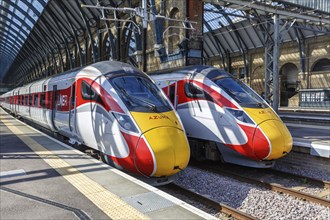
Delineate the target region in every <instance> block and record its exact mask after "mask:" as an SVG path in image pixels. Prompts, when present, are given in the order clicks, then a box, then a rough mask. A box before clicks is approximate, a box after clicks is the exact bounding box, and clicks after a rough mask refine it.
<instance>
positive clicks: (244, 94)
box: [214, 77, 267, 108]
mask: <svg viewBox="0 0 330 220" xmlns="http://www.w3.org/2000/svg"><path fill="white" fill-rule="evenodd" d="M214 82H215V83H216V84H217V85H218V86H219V87H220V88H221V89H223V90H224V91H225V92H226V93H227V94H228V95H229V96H231V97H232V98H233V99H234V100H235V101H236V102H237V103H239V104H240V105H241V106H242V107H250V108H253V107H256V108H261V107H262V108H266V107H267V104H266V103H265V101H264V100H263V99H262V98H261V97H260V96H258V95H257V94H256V93H255V92H254V91H253V90H252V89H251V88H250V87H248V86H247V85H245V84H244V83H243V82H241V81H240V80H238V79H234V78H232V77H227V78H219V79H216V80H214Z"/></svg>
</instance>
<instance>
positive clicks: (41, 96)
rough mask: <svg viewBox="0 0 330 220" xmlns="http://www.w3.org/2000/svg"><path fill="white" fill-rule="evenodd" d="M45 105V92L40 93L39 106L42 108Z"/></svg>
mask: <svg viewBox="0 0 330 220" xmlns="http://www.w3.org/2000/svg"><path fill="white" fill-rule="evenodd" d="M45 106H46V103H45V94H40V107H42V108H44V107H45Z"/></svg>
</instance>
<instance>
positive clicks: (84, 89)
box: [81, 81, 103, 104]
mask: <svg viewBox="0 0 330 220" xmlns="http://www.w3.org/2000/svg"><path fill="white" fill-rule="evenodd" d="M81 96H82V98H83V99H84V100H94V101H97V102H99V103H101V104H102V103H103V102H102V99H101V97H100V96H99V94H97V92H96V91H95V90H94V89H93V88H92V86H91V85H89V84H88V83H87V82H85V81H82V83H81Z"/></svg>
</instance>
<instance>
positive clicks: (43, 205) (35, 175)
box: [0, 109, 214, 219]
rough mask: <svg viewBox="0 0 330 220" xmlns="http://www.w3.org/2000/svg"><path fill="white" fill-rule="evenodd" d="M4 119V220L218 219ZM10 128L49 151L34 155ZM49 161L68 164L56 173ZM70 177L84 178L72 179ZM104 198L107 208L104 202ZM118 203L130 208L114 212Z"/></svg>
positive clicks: (0, 141)
mask: <svg viewBox="0 0 330 220" xmlns="http://www.w3.org/2000/svg"><path fill="white" fill-rule="evenodd" d="M0 117H1V118H0V119H1V120H0V128H1V134H0V158H1V161H0V172H1V173H0V184H1V186H0V208H1V210H0V219H116V218H127V217H125V216H126V215H125V214H127V213H129V212H131V211H132V210H134V211H135V212H137V213H141V216H142V217H143V218H144V217H146V218H147V219H148V218H150V219H213V218H214V217H213V216H211V215H209V214H207V213H205V212H203V211H201V210H198V209H196V208H194V207H192V206H190V205H188V204H186V203H185V202H183V201H181V200H178V199H176V198H174V197H172V196H170V195H168V194H166V193H164V192H162V191H160V190H158V189H156V188H154V187H152V186H149V185H147V184H145V183H143V182H141V181H139V180H137V179H135V178H133V177H131V176H129V175H127V174H125V173H122V172H121V171H118V170H116V169H114V168H111V167H110V166H108V165H105V164H103V163H101V162H99V161H97V160H95V159H93V158H90V157H89V156H87V155H85V154H83V153H81V152H79V151H77V150H74V149H72V148H71V147H69V146H66V145H64V144H62V143H60V142H58V141H56V140H54V139H52V138H50V137H48V136H46V135H44V134H42V133H40V132H38V131H36V130H35V129H33V128H31V127H29V126H26V125H25V124H23V123H21V122H20V121H17V120H16V119H14V118H13V117H11V116H10V115H8V114H7V113H5V112H4V111H3V110H2V109H0ZM8 124H10V126H14V127H15V129H16V130H19V131H21V132H22V133H21V134H20V136H21V137H22V136H23V137H24V136H25V137H28V138H30V140H31V139H33V142H31V144H32V145H38V144H40V145H42V146H43V147H44V149H47V150H44V152H40V150H39V152H37V153H36V152H34V151H33V150H31V148H30V147H29V146H28V145H27V144H26V143H24V142H23V141H22V138H19V137H18V136H17V135H16V134H14V133H13V132H12V129H8V127H7V125H8ZM34 141H35V142H36V143H38V144H36V143H34ZM50 152H51V153H50ZM40 155H42V156H40ZM47 160H49V161H51V162H52V161H53V162H54V161H55V162H57V160H60V161H62V164H63V163H64V164H67V165H66V166H65V167H63V166H62V167H61V163H59V168H57V169H54V167H52V165H50V164H52V163H48V162H45V161H47ZM70 175H73V176H74V175H77V176H79V178H80V179H79V178H75V179H72V178H71V179H70ZM86 177H87V178H86ZM86 179H88V181H86ZM80 180H84V181H86V183H83V184H82V186H84V187H85V185H84V184H86V185H88V187H90V188H91V189H95V188H102V189H103V191H100V190H99V191H97V192H96V193H95V192H92V191H88V190H90V189H89V188H88V189H87V191H86V189H82V190H81V189H79V187H77V185H78V186H79V184H80V186H81V183H79V181H80ZM75 182H77V184H76V183H75ZM87 182H88V183H87ZM75 184H76V185H75ZM86 192H87V193H86ZM89 192H90V193H89ZM93 193H94V194H97V195H93ZM98 194H102V196H101V197H100V195H98ZM97 196H98V197H97ZM106 196H109V198H107V197H106ZM95 198H96V199H95ZM100 198H101V200H102V199H104V201H107V202H108V204H107V202H106V203H105V202H101V203H100V202H99V201H98V200H99V199H100ZM113 203H124V204H125V206H121V207H117V206H116V205H115V206H114V207H115V208H110V209H109V207H110V206H111V205H112V206H113V205H114V204H113ZM123 207H125V208H124V209H123ZM126 207H127V210H126Z"/></svg>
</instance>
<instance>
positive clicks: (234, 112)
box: [225, 108, 254, 124]
mask: <svg viewBox="0 0 330 220" xmlns="http://www.w3.org/2000/svg"><path fill="white" fill-rule="evenodd" d="M225 109H226V111H227V112H229V113H230V114H231V115H232V116H234V117H235V118H236V119H237V120H239V121H241V122H244V123H248V124H254V122H253V121H252V120H251V119H250V117H249V116H248V115H247V114H246V113H245V112H244V111H242V110H237V109H232V108H225Z"/></svg>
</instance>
